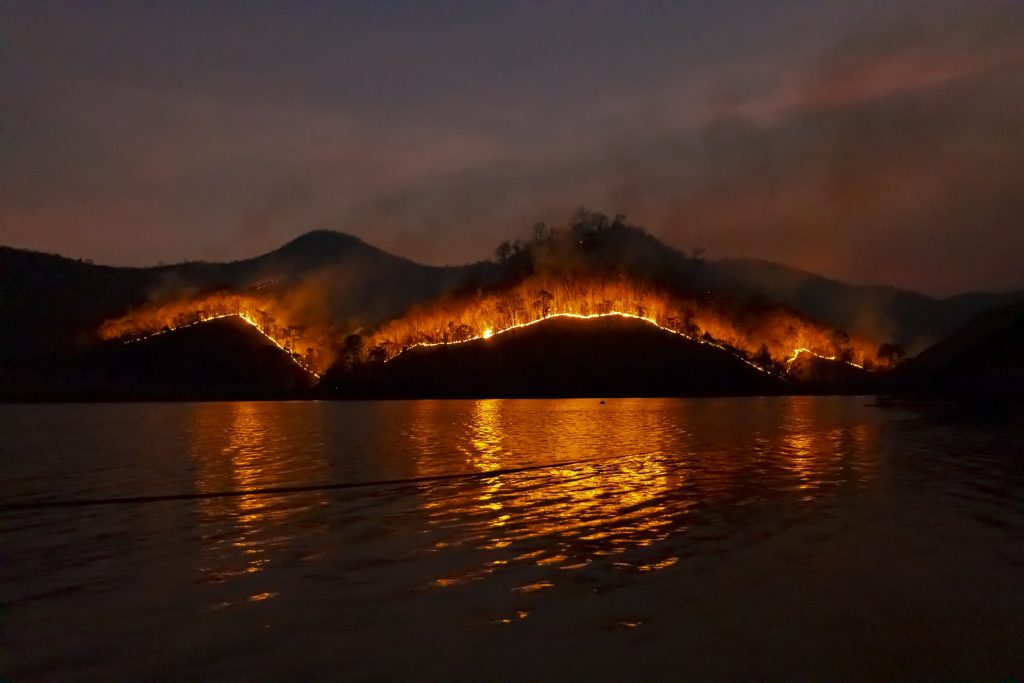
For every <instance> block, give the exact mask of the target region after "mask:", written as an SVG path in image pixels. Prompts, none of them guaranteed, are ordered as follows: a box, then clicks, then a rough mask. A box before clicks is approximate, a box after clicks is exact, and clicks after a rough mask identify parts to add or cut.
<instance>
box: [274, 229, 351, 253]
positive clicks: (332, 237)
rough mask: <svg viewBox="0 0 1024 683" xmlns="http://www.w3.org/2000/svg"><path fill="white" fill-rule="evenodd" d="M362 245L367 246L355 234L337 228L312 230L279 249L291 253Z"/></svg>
mask: <svg viewBox="0 0 1024 683" xmlns="http://www.w3.org/2000/svg"><path fill="white" fill-rule="evenodd" d="M360 245H362V246H367V245H366V243H365V242H363V241H362V240H361V239H359V238H358V237H356V236H354V235H349V234H347V233H344V232H337V231H335V230H311V231H309V232H307V233H305V234H303V235H299V236H298V237H296V238H295V239H293V240H292V241H291V242H288V243H286V244H285V245H284V246H282V247H281V248H280V249H278V250H277V251H279V252H291V253H310V252H320V251H338V250H345V249H351V248H353V247H357V246H360Z"/></svg>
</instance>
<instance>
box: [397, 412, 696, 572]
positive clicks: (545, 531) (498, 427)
mask: <svg viewBox="0 0 1024 683" xmlns="http://www.w3.org/2000/svg"><path fill="white" fill-rule="evenodd" d="M550 403H551V404H552V405H554V404H559V405H561V406H563V407H564V406H566V405H567V404H571V403H572V402H550ZM583 403H584V402H576V404H577V405H582V404H583ZM585 403H586V404H590V403H593V402H585ZM648 403H649V402H644V401H628V400H622V401H615V402H613V404H611V405H609V407H608V410H606V411H603V412H600V413H595V412H593V411H588V410H578V409H569V410H564V411H561V412H559V413H552V414H547V415H545V414H543V413H542V414H539V415H537V416H536V417H537V418H540V419H523V418H524V416H522V415H519V414H517V412H518V411H519V409H521V408H524V407H527V406H531V407H532V408H534V409H535V408H536V407H537V406H538V405H543V402H516V401H506V400H496V399H489V400H481V401H473V402H467V404H468V405H469V408H468V410H467V413H466V421H465V427H464V434H463V435H462V438H460V439H459V441H458V446H457V447H458V449H459V450H460V452H461V453H462V454H463V455H464V457H465V462H466V464H467V465H468V469H467V471H479V472H489V471H495V470H503V469H514V468H519V467H523V466H526V465H529V464H530V457H531V455H536V454H538V453H543V454H550V455H552V456H553V459H554V460H555V461H556V462H559V463H568V464H562V465H559V466H557V467H553V468H550V469H543V470H537V471H528V472H512V473H508V474H504V475H502V476H498V477H493V478H488V479H485V480H477V481H474V482H473V483H472V484H469V485H467V484H464V483H459V484H453V485H447V486H441V487H434V488H432V489H431V491H430V492H428V494H427V496H426V500H425V501H424V510H426V511H427V513H428V516H429V518H430V521H431V522H432V523H433V524H435V525H439V526H441V527H446V526H449V525H451V524H458V526H459V536H458V539H457V540H454V541H449V540H445V541H443V542H442V544H441V547H450V546H452V545H457V544H462V543H471V544H473V545H475V546H476V547H477V548H479V549H481V550H484V551H498V550H501V549H508V548H510V546H514V548H515V551H514V554H513V556H512V558H511V562H515V563H529V564H534V565H537V566H547V567H557V568H563V569H573V568H579V567H583V566H586V565H587V564H589V563H590V562H591V561H592V560H593V558H595V557H597V556H602V555H616V554H620V553H623V552H625V551H627V550H636V549H639V548H643V547H646V546H650V545H652V544H654V543H656V542H658V541H660V540H662V539H664V538H665V537H666V535H667V533H668V527H669V526H670V525H672V524H674V521H673V520H672V519H671V518H669V517H668V516H667V515H666V514H665V513H666V512H667V507H666V505H665V503H664V502H663V498H664V496H665V495H666V493H667V492H668V491H670V490H672V489H673V488H676V487H678V486H680V485H681V484H682V480H683V476H682V472H676V473H674V474H672V473H670V472H669V471H668V470H667V469H666V467H665V466H664V459H665V458H666V457H667V456H669V455H673V456H675V455H678V454H679V453H680V449H679V445H678V443H676V439H677V436H678V434H676V433H675V432H674V431H673V430H668V429H664V428H661V429H659V428H656V427H655V426H654V425H652V424H650V417H651V414H650V413H649V412H648V411H646V410H645V409H641V406H643V407H644V408H646V404H648ZM432 415H433V413H432V412H431V411H430V410H429V409H428V408H424V409H422V410H419V411H415V412H414V416H415V418H416V419H417V421H421V420H422V421H429V420H430V418H431V417H432ZM442 430H443V427H442V426H440V425H436V426H434V427H431V426H428V425H422V424H419V425H417V426H416V427H415V429H414V430H413V431H414V432H415V433H417V434H423V433H428V432H431V431H436V432H439V431H442ZM608 433H613V434H616V436H617V438H618V439H621V440H622V442H624V443H628V444H629V448H630V449H631V450H632V451H634V453H633V454H632V455H628V456H625V457H623V458H621V459H614V458H608V456H609V455H610V454H609V453H607V452H602V451H601V450H598V449H597V446H598V444H599V443H600V440H599V439H597V440H595V438H593V437H594V436H595V435H599V434H608ZM418 455H419V456H420V457H419V459H418V468H419V473H420V474H421V476H423V475H429V474H434V473H436V468H435V467H434V464H435V463H434V458H433V457H432V455H433V454H431V453H425V452H420V453H419V454H418ZM676 511H678V508H677V509H676ZM539 539H552V540H556V541H557V542H556V543H555V545H553V546H551V545H545V547H544V548H541V549H536V548H534V547H533V546H534V545H536V541H538V540H539ZM506 564H508V561H507V560H499V561H495V560H490V561H487V562H485V563H484V564H482V565H481V566H478V567H476V568H474V569H470V570H468V571H465V572H462V573H461V574H459V575H456V576H453V577H445V578H442V579H439V580H437V581H436V582H435V585H439V586H447V585H457V584H459V583H463V582H465V581H467V580H472V579H476V578H480V577H482V576H484V575H486V574H488V573H490V572H492V571H494V570H496V569H498V568H499V567H502V566H504V565H506ZM671 564H672V561H666V558H659V559H658V560H657V561H653V562H649V561H645V566H647V567H648V568H649V569H657V568H662V567H667V566H671ZM533 589H535V588H533V587H520V589H519V590H520V591H521V592H530V591H531V590H533Z"/></svg>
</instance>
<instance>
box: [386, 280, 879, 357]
mask: <svg viewBox="0 0 1024 683" xmlns="http://www.w3.org/2000/svg"><path fill="white" fill-rule="evenodd" d="M609 316H617V317H621V318H629V319H633V320H640V321H643V322H645V323H648V324H651V325H654V326H656V327H658V328H659V329H661V330H664V331H666V332H670V333H672V334H676V335H678V336H681V337H684V338H686V339H688V340H690V341H693V342H697V343H701V344H706V345H709V346H714V347H716V348H719V349H722V350H725V351H728V352H729V353H732V354H733V355H735V356H736V357H737V358H739V359H741V360H743V361H744V362H745V363H747V364H748V365H750V366H752V367H755V368H757V369H759V370H763V371H766V372H772V373H774V374H779V375H783V374H785V373H786V372H787V371H788V369H789V368H790V366H791V365H792V364H793V362H794V361H795V360H796V358H797V357H799V356H800V355H801V354H804V353H809V354H812V355H814V356H816V357H818V358H823V359H827V360H833V361H838V362H844V363H847V364H849V365H851V366H854V367H857V368H865V367H868V366H870V365H873V364H875V362H876V361H875V358H876V349H877V346H876V345H875V344H873V343H872V342H869V341H867V340H864V339H851V338H850V337H848V336H847V335H845V334H843V333H841V332H839V331H837V330H834V329H832V328H829V327H827V326H825V325H822V324H820V323H816V322H814V321H812V320H809V319H807V318H805V317H803V316H800V315H799V314H797V313H795V312H793V311H790V310H787V309H782V308H779V307H767V306H765V307H761V308H752V307H742V306H732V307H731V308H730V307H729V306H727V305H725V304H722V303H720V302H714V301H711V300H698V299H695V298H691V299H683V298H679V297H673V296H671V295H668V294H666V293H664V292H661V291H658V290H656V289H654V288H650V287H646V286H643V285H642V284H637V283H632V282H629V281H625V280H621V279H616V280H584V279H579V278H575V279H574V278H567V277H566V278H545V277H543V276H532V277H530V278H527V279H526V280H525V281H523V282H521V283H520V284H519V285H517V286H515V287H512V288H510V289H507V290H505V291H502V292H497V293H487V294H484V293H478V294H477V295H476V296H471V297H463V298H461V299H449V300H444V301H440V302H436V303H435V304H433V305H431V306H428V307H425V308H420V309H417V310H414V311H411V312H410V313H409V314H408V315H406V316H405V317H403V318H400V319H397V320H393V321H391V322H389V323H387V324H385V325H384V326H382V327H381V328H380V329H379V330H378V331H377V332H376V333H375V334H373V335H371V337H370V338H369V339H368V344H367V347H368V348H370V349H373V350H375V351H371V352H374V353H376V354H377V356H378V357H379V358H381V359H382V360H385V361H387V360H390V359H392V358H394V357H395V356H397V355H399V354H401V353H403V352H404V351H406V350H408V349H412V348H417V347H430V346H442V345H449V344H460V343H465V342H469V341H474V340H477V339H491V338H493V337H495V336H497V335H499V334H504V333H506V332H510V331H512V330H517V329H522V328H525V327H529V326H531V325H535V324H537V323H539V322H541V321H543V320H547V319H550V318H575V319H583V320H585V319H594V318H601V317H609Z"/></svg>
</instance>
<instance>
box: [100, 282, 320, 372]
mask: <svg viewBox="0 0 1024 683" xmlns="http://www.w3.org/2000/svg"><path fill="white" fill-rule="evenodd" d="M232 316H234V317H237V318H239V319H241V320H244V321H245V322H247V323H249V324H250V325H252V326H253V327H254V328H256V329H257V330H258V331H259V332H260V333H261V334H263V336H264V337H266V338H267V339H268V340H269V341H270V342H272V343H273V344H274V345H275V346H277V347H278V348H280V349H281V350H282V351H284V352H285V353H287V354H288V356H289V357H290V358H291V359H292V360H293V361H294V362H295V363H296V364H297V365H298V366H300V367H301V368H302V369H304V370H306V371H307V372H309V373H310V374H312V375H315V376H317V377H319V376H320V375H321V374H323V372H324V371H325V370H326V369H327V368H328V367H329V366H330V365H331V363H332V362H333V361H334V357H335V349H336V347H337V339H336V337H337V334H336V333H335V332H334V331H333V330H332V328H331V327H330V326H328V325H325V324H312V325H310V324H298V323H296V322H293V319H292V316H291V315H290V314H289V310H288V308H287V307H285V306H283V305H282V304H280V303H278V302H277V301H276V300H275V299H273V298H272V297H270V296H267V295H256V294H234V293H231V292H215V293H210V294H206V295H203V296H199V297H193V298H187V299H181V300H178V301H171V302H167V303H161V304H151V305H147V306H143V307H140V308H137V309H135V310H133V311H131V312H130V313H128V314H127V315H124V316H121V317H120V318H114V319H112V320H107V321H106V322H104V323H103V324H102V325H101V326H100V329H99V336H100V338H101V339H124V340H126V342H134V341H141V340H143V339H147V338H149V337H152V336H154V335H158V334H163V333H165V332H170V331H172V330H177V329H180V328H183V327H188V326H190V325H196V324H198V323H202V322H206V321H208V320H216V319H220V318H228V317H232Z"/></svg>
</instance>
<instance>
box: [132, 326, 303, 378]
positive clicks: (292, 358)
mask: <svg viewBox="0 0 1024 683" xmlns="http://www.w3.org/2000/svg"><path fill="white" fill-rule="evenodd" d="M223 318H238V319H239V320H243V321H245V322H247V323H249V325H251V326H252V327H253V329H255V330H256V331H257V332H259V333H260V334H262V335H263V336H264V337H265V338H266V339H267V340H268V341H269V342H270V343H271V344H273V345H274V346H276V347H277V348H279V349H281V350H282V351H284V353H285V355H286V356H288V359H289V360H290V361H291V362H293V363H295V365H297V366H299V367H300V368H302V369H303V370H304V371H306V372H308V373H309V374H311V375H313V376H314V377H316V378H317V379H320V374H319V373H318V372H316V371H315V370H313V369H312V368H307V367H306V366H305V365H304V364H303V363H302V362H301V361H300V360H299V359H298V358H296V356H295V354H293V353H292V352H291V351H289V350H288V349H286V348H285V347H284V346H283V345H282V344H281V342H279V341H277V340H276V339H274V338H273V337H271V336H270V335H269V334H267V333H266V332H264V331H263V329H262V328H261V327H260V326H259V325H258V324H257V323H256V321H255V320H254V319H253V318H252V317H251V316H250V315H249V314H248V313H245V312H241V313H220V314H218V315H211V316H208V317H205V318H202V319H200V320H196V321H193V322H190V323H185V324H184V325H178V326H177V327H168V328H167V329H166V330H159V331H157V332H152V333H150V334H147V335H144V336H142V337H135V338H134V339H127V340H125V342H124V343H125V344H134V343H136V342H140V341H145V340H146V339H151V338H153V337H156V336H158V335H161V334H166V333H168V332H177V331H178V330H183V329H185V328H186V327H192V326H193V325H202V324H203V323H208V322H210V321H211V320H221V319H223Z"/></svg>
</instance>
